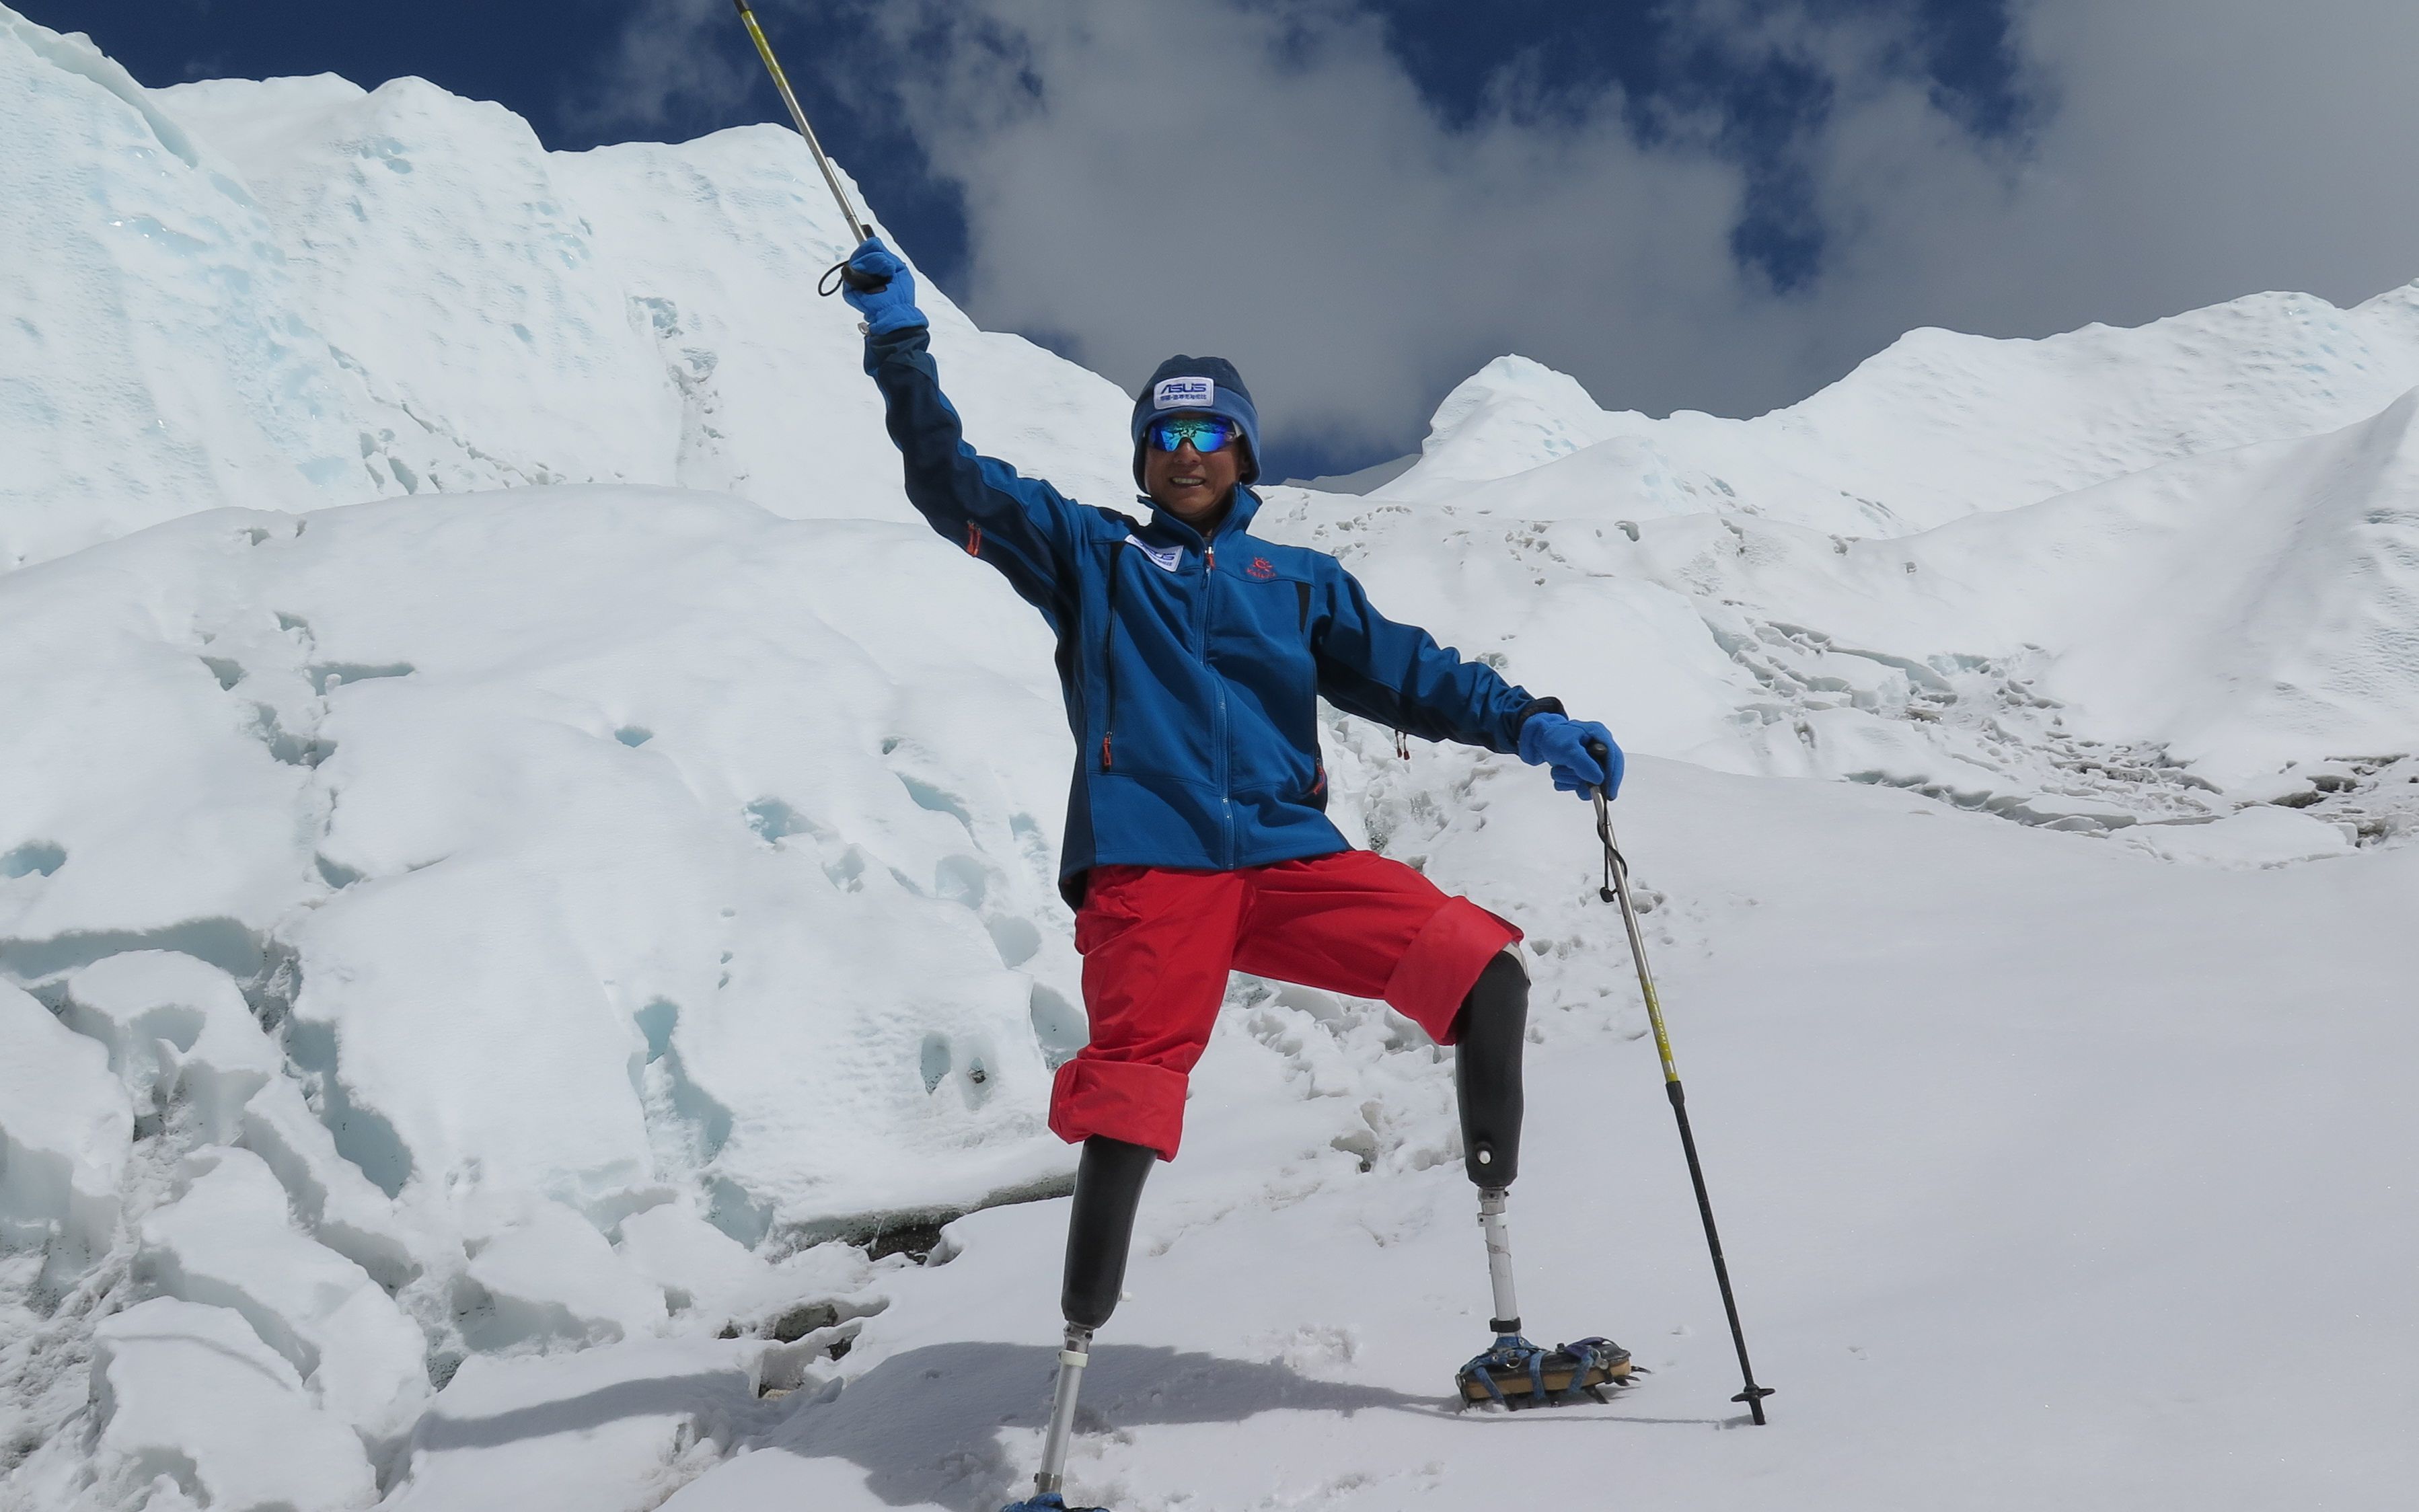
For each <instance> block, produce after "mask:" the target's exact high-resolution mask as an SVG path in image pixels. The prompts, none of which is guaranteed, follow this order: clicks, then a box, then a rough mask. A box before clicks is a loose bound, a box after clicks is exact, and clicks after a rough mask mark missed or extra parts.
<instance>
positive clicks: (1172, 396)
mask: <svg viewBox="0 0 2419 1512" xmlns="http://www.w3.org/2000/svg"><path fill="white" fill-rule="evenodd" d="M1217 402H1218V385H1217V384H1215V383H1212V382H1210V380H1209V379H1208V378H1163V379H1161V380H1160V384H1159V387H1157V388H1155V389H1153V390H1151V391H1150V407H1151V408H1152V409H1209V408H1210V406H1211V405H1213V404H1216V403H1217Z"/></svg>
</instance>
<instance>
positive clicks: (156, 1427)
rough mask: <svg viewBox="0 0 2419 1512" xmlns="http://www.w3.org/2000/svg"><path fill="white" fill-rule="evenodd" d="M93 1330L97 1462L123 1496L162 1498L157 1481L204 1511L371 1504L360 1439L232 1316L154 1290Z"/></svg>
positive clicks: (373, 1489) (106, 1482)
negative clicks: (309, 1397) (314, 1401)
mask: <svg viewBox="0 0 2419 1512" xmlns="http://www.w3.org/2000/svg"><path fill="white" fill-rule="evenodd" d="M93 1333H94V1364H93V1415H94V1417H95V1418H96V1419H97V1420H98V1422H99V1425H100V1434H99V1443H98V1452H97V1454H96V1455H95V1457H94V1458H95V1468H96V1469H97V1471H98V1472H99V1474H100V1485H101V1486H103V1487H107V1488H110V1489H116V1490H117V1491H118V1492H119V1494H121V1495H123V1496H126V1497H127V1498H129V1504H132V1505H138V1506H139V1505H144V1504H146V1503H147V1504H151V1505H159V1504H161V1503H160V1502H159V1501H158V1500H156V1499H153V1497H152V1494H151V1493H152V1491H153V1490H154V1489H155V1488H157V1487H158V1486H159V1483H160V1482H162V1481H165V1482H167V1483H168V1487H169V1489H168V1492H167V1494H168V1495H169V1496H170V1497H171V1498H174V1497H175V1496H177V1495H178V1494H181V1495H182V1496H183V1497H184V1498H186V1499H187V1504H194V1505H201V1506H208V1507H222V1506H223V1507H258V1508H264V1509H265V1508H269V1507H291V1508H293V1509H294V1512H340V1509H348V1508H354V1507H365V1506H369V1505H371V1504H374V1503H375V1502H376V1501H377V1485H376V1483H375V1481H374V1480H373V1479H372V1477H371V1474H370V1466H369V1461H368V1460H367V1459H366V1458H363V1456H362V1445H361V1442H360V1441H359V1440H358V1439H356V1438H354V1437H353V1435H352V1434H351V1432H349V1431H348V1430H347V1428H346V1427H345V1425H344V1424H343V1423H341V1422H339V1421H337V1420H336V1419H334V1418H332V1417H331V1416H329V1415H328V1414H327V1413H325V1412H320V1411H319V1410H318V1409H316V1408H315V1407H313V1406H312V1405H311V1404H310V1403H309V1402H308V1401H306V1400H305V1399H304V1398H303V1396H302V1394H301V1389H300V1385H301V1383H300V1381H297V1380H296V1379H295V1375H294V1367H293V1366H292V1365H289V1364H287V1363H286V1361H285V1359H284V1358H283V1357H282V1356H280V1355H278V1354H277V1353H276V1352H275V1351H273V1350H270V1348H269V1347H268V1346H267V1345H265V1344H263V1343H261V1341H260V1339H259V1338H258V1337H257V1336H256V1335H254V1333H253V1331H252V1329H251V1328H250V1327H249V1326H248V1325H247V1324H246V1323H245V1322H244V1319H242V1318H241V1317H240V1316H239V1315H238V1314H236V1313H234V1312H231V1311H229V1310H228V1309H226V1308H224V1307H208V1306H202V1305H199V1304H193V1303H189V1302H177V1301H173V1300H170V1299H168V1298H165V1297H155V1298H153V1299H152V1300H151V1301H149V1302H145V1303H138V1304H135V1305H134V1306H132V1307H130V1308H128V1309H127V1310H126V1311H124V1312H121V1313H116V1314H113V1315H111V1316H110V1317H108V1318H105V1319H101V1320H100V1325H99V1326H98V1327H97V1328H96V1329H95V1330H94V1331H93ZM166 1504H167V1505H170V1506H174V1505H177V1502H176V1501H175V1500H173V1499H171V1500H168V1501H167V1503H166Z"/></svg>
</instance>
